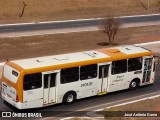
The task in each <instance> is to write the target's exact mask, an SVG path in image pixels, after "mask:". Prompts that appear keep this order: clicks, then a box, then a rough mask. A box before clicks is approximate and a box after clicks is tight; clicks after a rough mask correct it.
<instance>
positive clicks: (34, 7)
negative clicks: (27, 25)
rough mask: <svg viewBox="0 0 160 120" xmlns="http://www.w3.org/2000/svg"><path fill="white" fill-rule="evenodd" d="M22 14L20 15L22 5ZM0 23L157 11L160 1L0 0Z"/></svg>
mask: <svg viewBox="0 0 160 120" xmlns="http://www.w3.org/2000/svg"><path fill="white" fill-rule="evenodd" d="M23 2H24V3H25V4H26V5H27V6H25V8H24V13H23V16H22V17H20V15H21V13H22V11H23V7H24V4H23ZM0 6H1V7H0V23H15V22H38V21H47V20H64V19H79V18H92V17H104V16H106V15H107V14H111V11H112V13H113V14H115V15H118V16H121V15H133V14H149V13H159V12H160V0H149V9H148V0H17V1H15V0H1V2H0Z"/></svg>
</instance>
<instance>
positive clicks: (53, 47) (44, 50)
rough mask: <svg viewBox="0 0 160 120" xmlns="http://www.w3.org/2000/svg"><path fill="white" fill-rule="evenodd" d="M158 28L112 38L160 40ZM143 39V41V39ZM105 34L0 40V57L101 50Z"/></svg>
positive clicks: (129, 41)
mask: <svg viewBox="0 0 160 120" xmlns="http://www.w3.org/2000/svg"><path fill="white" fill-rule="evenodd" d="M159 27H160V26H148V27H136V28H127V29H121V30H120V32H119V34H117V36H116V38H115V44H117V45H122V44H134V43H141V42H148V41H155V40H159V38H155V37H154V36H155V35H156V36H159V37H160V30H159ZM142 38H143V39H142ZM107 42H108V39H107V37H106V35H104V34H102V33H100V32H99V31H94V32H81V33H69V34H56V35H43V36H31V37H15V38H0V58H1V61H5V60H6V59H9V60H13V59H23V58H31V57H38V56H47V55H54V54H63V53H70V52H76V51H84V50H91V49H98V48H104V47H108V46H107Z"/></svg>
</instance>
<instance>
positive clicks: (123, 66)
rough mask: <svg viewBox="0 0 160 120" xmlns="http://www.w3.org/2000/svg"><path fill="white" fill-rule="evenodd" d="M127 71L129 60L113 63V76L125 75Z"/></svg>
mask: <svg viewBox="0 0 160 120" xmlns="http://www.w3.org/2000/svg"><path fill="white" fill-rule="evenodd" d="M126 71H127V60H118V61H113V62H112V75H114V74H120V73H125V72H126Z"/></svg>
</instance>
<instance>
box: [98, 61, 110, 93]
mask: <svg viewBox="0 0 160 120" xmlns="http://www.w3.org/2000/svg"><path fill="white" fill-rule="evenodd" d="M108 70H109V64H108V65H100V66H99V79H100V80H101V89H100V94H106V93H107V88H108Z"/></svg>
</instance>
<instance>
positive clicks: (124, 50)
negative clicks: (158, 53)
mask: <svg viewBox="0 0 160 120" xmlns="http://www.w3.org/2000/svg"><path fill="white" fill-rule="evenodd" d="M152 54H153V53H152V52H151V51H150V50H147V49H145V48H142V47H138V46H133V45H125V46H119V47H114V48H104V49H98V50H90V51H82V52H76V53H69V54H61V55H53V56H45V57H37V58H29V59H22V60H14V61H11V63H14V64H17V65H18V66H20V67H21V68H23V69H24V70H29V69H36V68H43V70H42V71H45V70H49V69H51V67H52V69H53V68H54V67H56V68H57V69H58V68H59V69H61V68H67V67H74V66H79V65H87V64H95V63H100V62H109V61H115V60H122V59H127V58H133V57H141V56H149V55H152ZM58 66H59V67H58ZM47 67H50V68H47ZM56 68H54V69H56Z"/></svg>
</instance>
